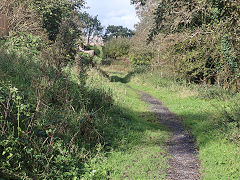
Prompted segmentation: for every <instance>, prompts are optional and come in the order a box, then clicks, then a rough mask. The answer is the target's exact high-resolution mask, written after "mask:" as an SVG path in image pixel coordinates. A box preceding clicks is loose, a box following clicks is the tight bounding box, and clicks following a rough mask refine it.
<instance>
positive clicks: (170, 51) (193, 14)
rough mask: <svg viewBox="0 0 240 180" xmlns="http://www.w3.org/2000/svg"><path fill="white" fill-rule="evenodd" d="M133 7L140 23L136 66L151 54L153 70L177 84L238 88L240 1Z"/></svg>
mask: <svg viewBox="0 0 240 180" xmlns="http://www.w3.org/2000/svg"><path fill="white" fill-rule="evenodd" d="M133 3H135V4H136V8H137V11H138V15H139V17H140V20H141V22H140V23H139V24H138V25H137V30H136V34H135V36H134V37H133V41H132V43H133V47H132V51H130V54H131V55H132V59H135V60H134V62H135V63H136V64H139V63H142V61H144V60H142V58H141V57H142V56H140V57H138V56H139V54H141V53H142V52H144V53H145V54H152V58H150V60H151V64H152V65H153V67H154V68H159V69H161V71H162V72H163V73H164V74H166V75H167V76H169V77H173V78H174V79H175V80H179V79H184V80H186V81H188V82H196V83H205V84H217V85H219V86H221V87H224V88H232V89H233V90H238V89H239V67H240V64H239V57H240V55H239V52H240V51H239V47H240V46H239V40H240V39H239V27H240V24H239V23H240V19H239V18H240V14H239V13H240V10H239V8H240V2H239V1H238V0H234V1H227V0H203V1H197V0H196V1H195V0H193V1H192V0H191V1H189V0H184V1H180V0H167V1H156V0H144V1H140V0H139V1H138V0H136V1H133ZM142 5H143V6H142ZM147 43H148V45H147ZM146 51H147V52H146ZM137 59H138V60H139V62H138V61H137ZM145 59H146V63H148V62H149V58H145Z"/></svg>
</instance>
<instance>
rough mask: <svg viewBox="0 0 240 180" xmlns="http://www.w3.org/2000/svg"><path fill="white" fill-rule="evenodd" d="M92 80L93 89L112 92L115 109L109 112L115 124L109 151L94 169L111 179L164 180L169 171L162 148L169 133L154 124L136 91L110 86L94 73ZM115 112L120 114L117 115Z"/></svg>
mask: <svg viewBox="0 0 240 180" xmlns="http://www.w3.org/2000/svg"><path fill="white" fill-rule="evenodd" d="M92 77H94V81H95V82H96V83H94V84H95V85H96V84H98V86H102V87H104V88H105V89H106V90H107V89H109V88H110V89H111V91H112V93H113V97H114V100H115V105H116V106H117V108H118V109H114V110H113V111H112V112H110V114H111V116H112V117H113V120H114V121H115V123H118V125H117V127H114V126H113V125H112V126H111V128H112V131H114V132H109V135H110V136H111V134H113V135H112V136H113V137H114V138H113V139H112V140H111V141H110V142H111V148H110V151H109V152H108V153H107V156H106V157H105V158H103V159H102V160H101V162H99V163H97V165H96V167H102V168H104V169H105V170H106V171H107V172H108V178H111V179H125V178H126V179H163V178H164V177H165V176H166V169H167V167H168V164H167V159H168V157H167V154H166V150H165V149H164V147H163V145H164V142H166V141H167V140H168V137H169V132H168V131H167V130H166V128H164V127H162V126H161V125H160V124H159V123H158V122H156V117H154V116H153V114H152V113H150V112H149V111H148V109H147V107H148V104H146V103H144V102H143V101H141V100H140V98H139V95H138V93H137V91H135V90H133V89H131V88H129V87H127V86H126V85H124V84H122V83H120V82H109V80H107V79H105V78H103V77H102V76H100V75H98V74H97V73H96V72H92ZM118 111H120V112H121V113H119V114H116V112H118ZM119 119H120V120H119ZM119 122H120V124H119ZM123 122H126V123H124V124H122V123H123ZM93 172H95V171H93ZM96 173H97V172H96Z"/></svg>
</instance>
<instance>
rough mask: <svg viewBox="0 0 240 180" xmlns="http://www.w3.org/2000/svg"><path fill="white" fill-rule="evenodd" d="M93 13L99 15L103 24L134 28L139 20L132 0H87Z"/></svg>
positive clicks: (88, 10)
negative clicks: (131, 2)
mask: <svg viewBox="0 0 240 180" xmlns="http://www.w3.org/2000/svg"><path fill="white" fill-rule="evenodd" d="M86 2H87V6H88V7H90V9H87V10H86V11H87V12H88V13H90V14H91V15H94V16H95V15H98V18H99V19H100V21H101V23H102V25H103V26H105V27H107V26H108V25H122V26H124V27H128V28H130V29H134V24H136V23H137V22H138V21H139V20H138V18H137V16H136V12H135V8H134V6H133V5H130V0H86Z"/></svg>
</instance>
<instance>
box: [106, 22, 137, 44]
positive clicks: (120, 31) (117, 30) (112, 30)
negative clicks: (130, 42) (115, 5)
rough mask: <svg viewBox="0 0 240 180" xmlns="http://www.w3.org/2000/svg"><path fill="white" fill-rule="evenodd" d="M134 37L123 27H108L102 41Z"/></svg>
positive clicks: (130, 31)
mask: <svg viewBox="0 0 240 180" xmlns="http://www.w3.org/2000/svg"><path fill="white" fill-rule="evenodd" d="M133 35H134V31H132V30H131V29H128V28H126V27H123V26H115V25H109V26H108V27H107V29H106V32H105V34H104V40H105V41H106V40H109V39H111V38H118V37H126V38H130V37H132V36H133Z"/></svg>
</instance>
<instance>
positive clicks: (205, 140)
mask: <svg viewBox="0 0 240 180" xmlns="http://www.w3.org/2000/svg"><path fill="white" fill-rule="evenodd" d="M156 82H157V83H156ZM129 84H130V85H131V86H132V87H133V88H136V89H141V90H144V91H146V92H147V93H149V94H151V95H153V96H154V97H156V98H158V99H160V100H161V101H163V103H164V105H165V106H167V107H169V109H170V110H171V111H172V112H174V113H176V114H177V115H178V116H180V117H182V119H183V120H184V124H185V125H186V126H187V127H190V128H191V130H192V133H193V135H194V136H195V137H196V139H197V147H198V148H199V158H200V160H201V172H202V179H209V180H212V179H240V153H239V152H240V151H239V150H240V149H239V141H238V143H233V142H232V141H231V140H230V139H229V138H228V137H229V136H231V133H232V131H231V130H230V129H229V128H226V127H225V126H223V125H222V124H221V120H222V119H223V118H224V117H223V114H222V112H221V111H222V106H223V105H225V104H228V103H229V101H230V100H226V99H225V100H219V98H217V97H216V98H212V99H207V100H204V99H203V98H202V97H201V96H199V94H198V92H196V88H197V87H196V88H195V89H189V88H187V87H186V86H180V85H177V84H176V83H173V82H171V81H168V80H164V79H162V80H161V79H160V78H159V77H158V76H157V75H146V74H144V75H142V76H141V75H139V76H136V77H134V78H133V79H132V81H131V82H130V83H129ZM198 88H200V87H198ZM233 98H236V96H235V97H233ZM235 130H236V129H235ZM235 132H236V131H235ZM237 133H238V134H239V130H238V131H237Z"/></svg>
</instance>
